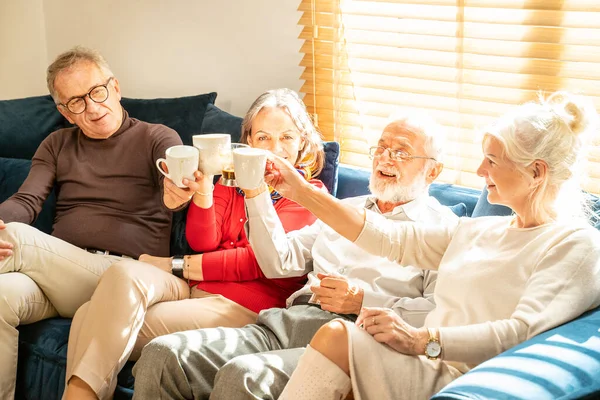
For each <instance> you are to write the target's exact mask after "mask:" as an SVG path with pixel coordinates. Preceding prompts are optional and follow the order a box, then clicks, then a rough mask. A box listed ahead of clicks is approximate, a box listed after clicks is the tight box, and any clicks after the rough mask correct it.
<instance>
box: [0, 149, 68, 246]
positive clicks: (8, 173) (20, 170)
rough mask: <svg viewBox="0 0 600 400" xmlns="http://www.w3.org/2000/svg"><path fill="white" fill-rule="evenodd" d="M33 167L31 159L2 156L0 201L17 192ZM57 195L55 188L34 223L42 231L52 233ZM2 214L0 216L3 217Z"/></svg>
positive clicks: (0, 161) (0, 165)
mask: <svg viewBox="0 0 600 400" xmlns="http://www.w3.org/2000/svg"><path fill="white" fill-rule="evenodd" d="M30 168H31V161H30V160H21V159H18V158H2V157H0V203H2V202H3V201H4V200H6V199H8V198H9V197H10V196H12V195H13V194H15V193H17V191H18V190H19V188H20V187H21V185H22V184H23V181H25V178H27V175H28V174H29V169H30ZM55 206H56V196H55V193H54V190H53V191H52V192H51V193H50V196H48V198H47V199H46V202H45V203H44V205H43V206H42V212H41V213H40V215H38V218H37V220H36V221H35V223H34V224H33V226H35V227H36V228H38V229H39V230H41V231H42V232H45V233H48V234H50V233H51V232H52V225H53V224H54V210H55ZM1 217H2V216H0V218H1Z"/></svg>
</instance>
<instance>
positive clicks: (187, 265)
mask: <svg viewBox="0 0 600 400" xmlns="http://www.w3.org/2000/svg"><path fill="white" fill-rule="evenodd" d="M183 271H184V272H187V274H185V273H184V274H183V279H185V280H186V282H187V283H188V285H189V284H190V256H189V255H188V256H183Z"/></svg>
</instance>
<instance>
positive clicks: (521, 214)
mask: <svg viewBox="0 0 600 400" xmlns="http://www.w3.org/2000/svg"><path fill="white" fill-rule="evenodd" d="M596 119H597V115H596V112H595V110H594V108H593V106H592V105H590V103H588V102H587V100H586V99H584V98H581V97H577V96H572V95H569V94H567V93H560V92H559V93H555V94H553V95H552V96H550V97H549V98H548V99H546V100H541V101H540V102H539V103H529V104H525V105H522V106H520V107H518V108H517V109H516V110H515V111H514V112H512V113H510V114H508V115H506V116H504V117H502V118H500V119H499V120H498V122H497V123H496V124H495V125H494V126H492V127H491V128H490V129H488V130H487V131H486V132H485V136H484V140H483V152H484V159H483V161H482V163H481V165H480V167H479V169H478V171H477V172H478V174H479V175H480V176H482V177H484V178H485V181H486V184H487V189H488V191H489V194H488V200H489V202H490V203H494V204H502V205H505V206H508V207H510V208H512V209H513V211H514V214H513V215H512V216H509V217H499V216H490V217H482V218H473V219H471V218H462V219H460V221H459V223H458V224H457V225H456V226H451V227H447V226H446V227H437V226H422V225H417V224H413V223H410V222H406V223H403V224H391V223H389V222H388V221H386V220H385V219H384V218H381V217H379V216H378V215H375V214H373V213H371V212H369V211H365V210H357V209H349V208H345V207H343V206H342V205H340V204H339V203H338V202H337V201H336V200H334V199H332V198H331V197H330V196H327V195H325V194H321V193H318V191H315V190H313V189H312V188H310V187H309V186H308V185H306V184H305V183H304V182H301V181H300V180H299V179H296V178H295V177H294V176H293V175H292V174H291V173H290V171H291V169H290V168H289V166H288V165H287V163H285V162H283V161H282V160H280V159H276V158H273V159H272V161H271V163H272V164H271V165H270V166H269V173H268V175H267V180H268V181H269V182H270V183H271V184H272V185H273V186H275V187H276V188H277V190H279V191H280V192H281V193H283V194H284V195H285V196H288V197H289V198H291V199H293V200H294V201H296V202H298V203H300V204H302V205H304V206H305V207H306V208H308V209H309V210H311V211H312V212H313V213H314V214H315V215H317V217H318V218H319V219H321V220H323V221H324V222H325V223H327V224H328V225H330V226H331V227H332V228H334V229H335V230H336V231H338V232H339V233H340V234H342V235H344V236H345V237H346V238H348V239H350V240H352V241H354V242H355V243H356V244H358V245H359V246H360V247H362V248H364V249H366V250H368V251H370V252H372V253H374V254H378V255H381V256H385V257H388V258H389V259H391V260H396V261H398V262H399V263H401V264H413V265H417V266H420V267H422V268H425V269H434V270H438V272H439V273H438V279H437V286H436V290H435V301H436V304H437V306H436V309H435V310H434V311H432V312H431V313H430V314H429V315H428V316H427V318H426V320H425V326H424V327H423V328H419V329H418V328H414V327H412V326H410V325H408V324H406V323H405V322H404V321H403V320H402V319H401V318H400V317H399V316H398V315H397V314H394V313H393V312H391V311H390V310H386V309H382V308H370V309H369V308H365V309H363V310H362V312H361V314H360V316H359V318H358V319H357V321H356V323H355V324H352V323H350V322H347V321H341V320H334V321H332V322H330V323H329V324H327V325H325V326H324V327H322V328H321V329H320V330H319V331H318V332H317V334H316V335H315V336H314V338H313V339H312V341H311V343H310V346H308V347H307V349H306V351H305V353H304V355H303V356H302V360H301V361H300V363H299V365H298V368H297V369H296V370H295V372H294V374H293V375H292V378H291V380H290V381H289V383H288V385H287V386H286V389H285V391H284V393H283V394H282V396H281V399H284V400H286V399H296V400H302V399H316V398H318V399H343V398H345V397H346V396H347V395H348V393H349V392H350V391H352V393H353V395H354V398H356V399H421V398H429V397H430V396H431V395H433V394H435V393H436V392H438V391H439V390H440V389H441V388H443V387H444V386H445V385H447V384H448V383H449V382H451V381H452V380H454V379H456V378H457V377H459V376H460V375H462V374H464V373H465V372H467V371H468V370H469V369H471V368H473V367H474V366H476V365H477V364H479V363H481V362H483V361H486V360H488V359H490V358H492V357H494V356H495V355H497V354H500V353H501V352H503V351H505V350H507V349H509V348H511V347H513V346H515V345H517V344H519V343H521V342H523V341H525V340H527V339H529V338H531V337H533V336H535V335H537V334H539V333H541V332H544V331H546V330H548V329H551V328H553V327H555V326H558V325H560V324H562V323H564V322H567V321H569V320H572V319H573V318H576V317H577V316H579V315H580V314H582V313H584V312H585V311H587V310H590V309H593V308H595V307H597V306H598V305H599V304H600V263H599V261H600V234H599V233H598V232H597V231H596V230H595V229H593V228H592V227H591V226H590V224H589V223H588V221H586V215H585V212H584V210H585V207H583V203H582V199H583V193H582V191H581V189H580V187H579V185H578V183H577V178H578V177H579V176H580V172H579V170H578V168H579V167H580V165H581V163H580V161H581V159H582V156H583V151H584V150H585V144H584V143H585V140H584V139H585V136H587V134H588V133H591V132H594V130H595V128H596V124H595V122H596Z"/></svg>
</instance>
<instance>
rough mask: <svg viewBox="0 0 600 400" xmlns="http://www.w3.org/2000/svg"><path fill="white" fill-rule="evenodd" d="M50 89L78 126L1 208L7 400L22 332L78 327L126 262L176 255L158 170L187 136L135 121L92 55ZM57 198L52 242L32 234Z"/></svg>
mask: <svg viewBox="0 0 600 400" xmlns="http://www.w3.org/2000/svg"><path fill="white" fill-rule="evenodd" d="M47 82H48V89H49V90H50V94H51V95H52V98H53V99H54V101H55V102H56V105H57V108H58V111H60V113H61V114H62V115H63V116H64V117H65V118H66V119H67V120H69V122H71V123H72V124H74V125H75V126H74V127H73V128H67V129H61V130H58V131H56V132H53V133H52V134H50V135H49V136H48V137H47V138H46V139H45V140H44V141H43V142H42V143H41V144H40V146H39V148H38V149H37V151H36V153H35V155H34V156H33V160H32V164H31V171H30V172H29V175H28V176H27V179H26V180H25V182H24V183H23V185H22V186H21V188H20V189H19V191H18V192H17V193H16V194H15V195H13V196H12V197H11V198H9V199H8V200H6V201H5V202H4V203H2V204H0V398H1V399H11V398H13V397H14V391H15V380H16V368H17V348H18V331H17V329H16V327H17V326H18V325H21V324H30V323H33V322H36V321H40V320H43V319H46V318H51V317H55V316H62V317H73V315H74V314H75V311H77V309H78V308H79V307H80V306H81V305H82V304H83V303H85V302H86V301H88V300H89V299H90V298H91V296H92V293H93V292H94V289H95V288H96V286H97V284H98V280H99V278H100V276H101V275H102V273H103V272H104V271H105V270H106V269H108V267H109V266H110V265H111V264H113V263H114V262H116V261H119V260H120V259H121V258H122V257H129V258H137V257H138V256H139V255H140V254H142V253H151V254H156V255H161V256H168V255H169V242H170V233H171V212H170V211H169V210H168V209H167V208H166V207H165V206H164V204H163V193H162V184H163V183H162V175H161V174H159V173H158V171H157V170H156V168H154V162H155V160H156V159H158V158H160V157H164V154H165V150H166V149H167V148H169V147H171V146H174V145H179V144H181V139H180V138H179V135H177V133H176V132H175V131H173V130H172V129H169V128H167V127H165V126H162V125H154V124H148V123H145V122H142V121H139V120H136V119H133V118H130V117H129V116H128V114H127V112H126V111H125V110H124V109H123V108H122V107H121V104H120V100H121V89H120V87H119V81H118V80H117V79H116V78H114V77H113V74H112V72H111V71H110V68H109V66H108V64H107V63H106V61H105V60H104V58H102V56H101V55H100V54H99V53H97V52H95V51H93V50H90V49H85V48H81V47H77V48H75V49H73V50H70V51H68V52H66V53H63V54H61V55H59V56H58V58H57V59H56V60H55V61H54V62H53V63H52V64H51V65H50V66H49V67H48V71H47ZM53 188H56V193H57V200H56V217H55V220H54V226H53V231H52V235H51V236H50V235H46V234H44V233H42V232H40V231H38V230H37V229H35V228H33V227H31V226H29V224H30V223H32V222H33V221H34V220H35V219H36V218H37V216H38V214H39V213H40V211H41V209H42V204H43V203H44V201H45V200H46V198H47V197H48V195H49V194H50V192H51V191H52V189H53ZM148 268H152V267H151V266H149V267H148ZM84 385H85V384H84Z"/></svg>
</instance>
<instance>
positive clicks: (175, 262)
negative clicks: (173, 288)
mask: <svg viewBox="0 0 600 400" xmlns="http://www.w3.org/2000/svg"><path fill="white" fill-rule="evenodd" d="M183 264H184V261H183V258H174V259H173V260H172V261H171V267H174V268H183Z"/></svg>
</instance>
